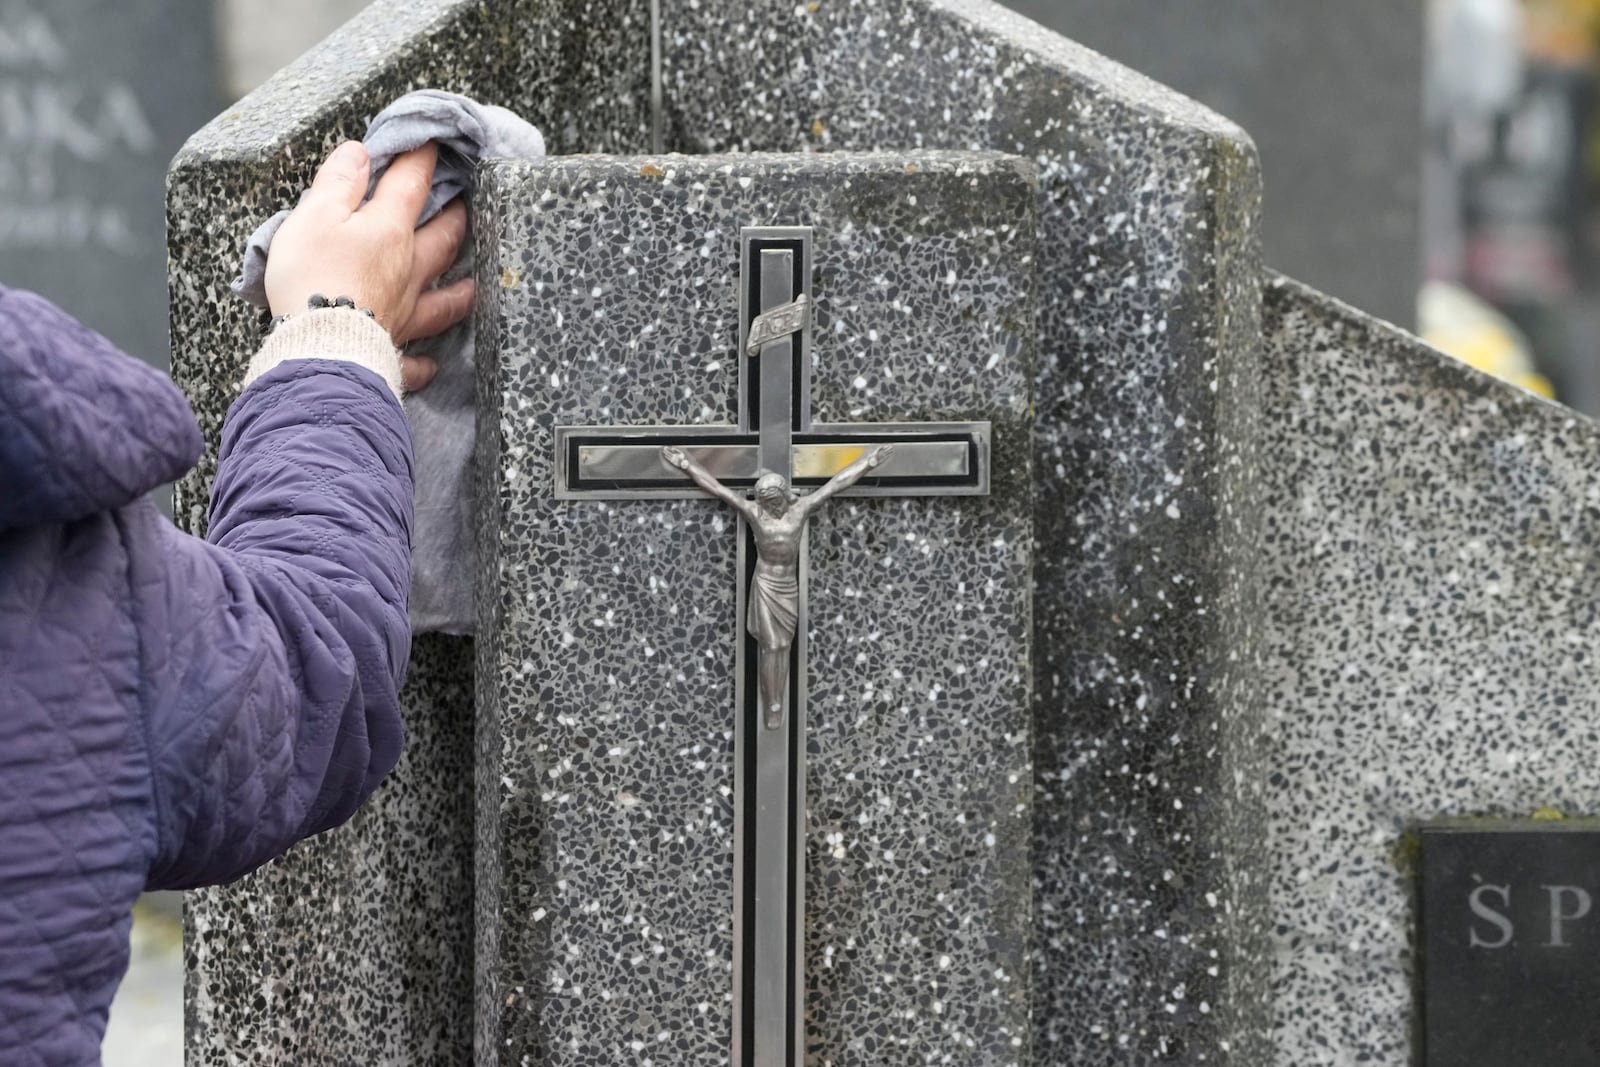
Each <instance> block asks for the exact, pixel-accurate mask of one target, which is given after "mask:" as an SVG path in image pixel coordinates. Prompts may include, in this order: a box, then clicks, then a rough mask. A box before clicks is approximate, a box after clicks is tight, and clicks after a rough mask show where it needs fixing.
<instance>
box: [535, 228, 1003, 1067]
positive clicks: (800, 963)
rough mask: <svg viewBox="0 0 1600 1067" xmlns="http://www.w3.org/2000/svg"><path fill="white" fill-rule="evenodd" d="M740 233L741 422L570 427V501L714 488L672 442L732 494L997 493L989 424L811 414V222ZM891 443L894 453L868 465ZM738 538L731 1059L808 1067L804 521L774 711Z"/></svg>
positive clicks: (563, 462) (562, 465)
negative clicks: (837, 479)
mask: <svg viewBox="0 0 1600 1067" xmlns="http://www.w3.org/2000/svg"><path fill="white" fill-rule="evenodd" d="M739 240H740V290H739V291H740V301H739V302H740V309H739V352H740V357H739V360H740V362H739V422H738V424H737V425H712V426H561V427H557V428H556V431H555V447H556V496H557V498H559V499H565V500H581V499H596V498H598V499H609V500H638V499H648V498H656V499H661V498H668V499H686V498H700V497H703V496H705V495H706V490H705V489H703V488H701V487H699V486H697V485H696V484H695V482H694V481H693V480H692V476H691V475H690V474H689V473H688V472H687V471H686V470H684V469H680V468H679V467H678V466H675V465H674V464H673V463H672V462H670V461H669V460H668V459H667V458H666V455H664V454H663V450H666V454H667V455H670V454H673V453H674V452H677V453H679V454H680V455H681V456H684V457H687V459H688V460H690V461H692V464H691V465H692V466H694V467H696V468H698V469H699V470H700V471H701V473H702V476H703V477H706V478H708V479H711V480H712V481H713V488H714V489H719V495H723V496H725V497H726V498H728V499H729V500H731V501H735V502H736V501H737V499H738V498H737V496H736V495H735V494H733V493H729V492H728V490H729V489H733V490H738V491H740V492H742V491H745V490H749V489H751V488H752V487H754V486H755V484H756V480H757V478H758V476H760V475H762V474H777V475H781V476H783V478H784V479H785V480H786V482H787V484H788V486H789V487H790V488H791V489H796V490H798V489H802V488H804V489H810V490H812V491H813V492H815V491H816V490H817V489H818V488H820V487H822V486H823V485H825V484H826V483H828V482H829V480H830V479H833V478H834V476H835V475H839V474H841V472H843V473H844V475H845V480H846V481H849V482H851V485H850V486H849V487H848V488H844V489H842V490H839V486H838V485H837V484H836V485H834V486H832V487H830V488H829V492H830V493H831V492H834V491H841V492H842V494H848V495H852V496H982V495H986V494H987V493H988V492H989V446H990V431H989V424H988V423H987V422H948V423H945V422H926V423H916V422H894V423H816V424H813V423H812V421H811V402H810V379H811V375H810V367H811V362H812V351H811V275H812V268H813V264H812V235H811V228H810V227H805V226H778V227H747V228H745V229H744V230H743V231H741V233H740V239H739ZM886 445H892V446H893V452H892V454H891V455H888V456H887V458H884V459H883V460H882V462H881V464H880V465H878V466H876V467H873V468H872V469H870V470H866V471H865V472H864V473H862V468H864V467H865V465H866V459H865V457H868V456H870V455H871V454H872V453H874V452H877V451H878V450H880V449H882V448H883V447H884V446H886ZM852 465H854V466H853V467H852ZM856 478H859V480H855V479H856ZM714 483H720V487H718V486H717V485H715V484H714ZM721 487H725V488H721ZM738 538H739V552H738V568H737V572H736V573H737V575H738V583H739V585H738V597H737V615H736V618H737V619H738V621H739V627H740V630H739V634H738V637H737V638H736V640H737V642H738V644H737V652H736V656H735V665H734V679H733V683H734V684H733V700H734V710H735V720H734V721H735V726H734V924H733V929H734V960H733V972H734V990H735V1002H736V1009H735V1014H734V1023H733V1064H734V1067H803V1065H804V1063H805V1004H804V996H805V955H804V931H805V723H806V702H805V697H806V621H807V620H806V581H807V577H808V576H807V567H806V554H807V553H806V542H805V538H804V533H803V528H802V533H801V535H800V539H799V556H798V561H797V563H798V567H797V579H798V582H797V585H798V588H797V589H796V590H795V596H794V605H793V606H794V611H795V616H796V618H795V626H794V634H793V643H792V645H790V647H789V661H788V664H787V667H788V670H787V672H786V673H787V678H786V686H785V688H786V693H784V694H782V696H783V699H782V701H781V705H782V706H781V710H780V711H778V712H774V711H773V709H771V708H764V707H762V701H761V695H760V694H761V690H762V685H761V683H760V676H761V675H760V672H759V670H758V665H759V664H760V662H761V653H762V651H763V650H762V648H761V647H760V645H759V644H758V642H757V639H756V637H755V636H754V635H753V634H751V633H750V632H748V630H747V629H746V627H745V625H744V623H745V619H746V617H747V613H748V609H749V601H750V597H751V595H752V591H753V588H752V587H753V584H754V583H753V577H752V576H753V575H754V573H755V568H756V561H757V556H758V546H757V542H756V539H755V536H754V533H753V531H752V530H751V526H750V522H749V521H747V520H746V519H745V518H744V517H743V515H741V517H740V519H739V524H738ZM756 595H761V594H760V593H759V592H757V593H756Z"/></svg>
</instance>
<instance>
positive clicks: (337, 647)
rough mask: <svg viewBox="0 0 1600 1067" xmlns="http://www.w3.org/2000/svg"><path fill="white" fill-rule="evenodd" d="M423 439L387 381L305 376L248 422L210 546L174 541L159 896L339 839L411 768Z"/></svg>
mask: <svg viewBox="0 0 1600 1067" xmlns="http://www.w3.org/2000/svg"><path fill="white" fill-rule="evenodd" d="M411 479H412V457H411V441H410V435H409V431H408V430H407V427H406V423H405V419H404V417H403V415H402V414H401V409H400V405H399V403H398V402H397V401H396V400H395V398H394V396H393V395H392V394H391V393H390V392H389V390H388V389H387V388H386V386H385V384H384V383H383V382H382V381H381V380H380V379H379V377H378V376H377V375H375V374H373V373H371V372H370V371H368V370H365V369H362V368H360V367H358V366H355V365H353V364H351V363H347V362H333V361H327V360H305V359H301V360H294V361H291V362H288V363H284V364H281V365H280V366H278V367H276V368H274V369H272V370H270V371H269V372H267V373H266V374H265V375H264V376H262V377H261V378H260V379H258V380H257V381H255V382H254V383H252V384H251V385H250V386H249V387H248V388H247V389H246V390H245V392H244V394H243V395H242V396H241V397H240V398H239V400H238V401H237V403H235V405H234V407H233V409H232V410H231V411H230V412H229V415H228V420H227V423H226V426H225V428H224V430H223V440H222V452H221V457H220V463H219V467H218V472H217V479H216V483H215V487H214V489H213V494H212V517H211V526H210V531H209V536H208V540H207V541H205V542H202V541H200V540H198V539H195V538H191V537H185V536H184V535H182V534H179V533H177V531H175V530H171V529H170V527H168V528H167V530H168V533H167V535H166V536H167V538H168V541H169V543H168V545H167V546H166V550H165V552H164V556H165V558H164V560H163V562H162V565H161V568H160V572H159V573H158V574H152V575H151V577H150V581H151V582H154V583H155V584H156V586H157V588H156V589H154V590H152V591H150V592H152V593H153V594H154V595H145V596H143V597H141V598H140V599H141V600H142V602H144V603H145V604H147V605H148V607H147V609H146V618H145V620H144V624H143V626H142V627H141V629H143V630H144V632H145V633H147V634H154V633H160V634H165V635H167V637H166V638H165V639H164V640H163V641H161V642H157V645H158V647H157V649H156V650H155V651H154V652H153V653H147V664H146V667H147V678H148V679H150V682H149V683H148V684H150V685H151V686H152V687H154V689H156V690H157V691H155V692H151V693H149V694H147V697H148V698H147V700H146V701H145V706H146V708H147V709H149V710H148V715H149V717H150V721H149V722H148V724H147V734H148V736H149V738H150V757H151V760H152V763H153V768H152V769H153V771H154V776H153V780H154V783H155V785H154V807H155V812H156V820H157V831H158V856H157V860H156V863H155V864H154V867H153V871H152V875H151V878H150V884H151V886H152V887H171V888H183V887H189V886H195V885H205V884H211V883H216V882H222V881H228V880H231V879H234V878H237V877H239V876H241V875H243V874H245V873H247V872H249V871H250V870H252V869H253V868H255V867H257V866H259V865H260V864H261V863H264V862H266V861H267V860H269V859H272V858H273V857H275V856H277V855H278V854H280V853H281V852H283V851H284V850H285V849H287V848H288V847H289V846H290V845H292V844H294V843H295V842H296V841H298V840H300V839H301V838H303V837H307V836H309V835H311V834H315V833H318V832H320V831H322V830H325V829H328V828H329V827H332V826H335V825H337V824H339V823H340V822H342V821H344V820H345V819H347V818H349V817H350V815H351V814H352V813H353V812H354V811H355V810H356V808H358V807H359V806H360V804H361V803H362V802H363V801H364V800H365V799H366V798H367V797H368V796H369V795H370V794H371V793H372V791H373V790H374V789H375V788H376V787H377V785H378V783H379V781H381V780H382V778H383V776H384V775H385V774H387V773H388V772H389V770H390V769H391V768H392V767H393V766H394V764H395V762H396V760H397V759H398V758H399V754H400V748H401V742H402V728H401V719H400V706H399V696H398V689H399V685H400V681H401V677H402V675H403V674H404V671H405V666H406V660H407V657H408V655H409V652H410V639H411V638H410V627H409V624H408V622H407V618H406V591H407V586H408V583H409V578H410V574H409V556H410V536H411V507H412V481H411Z"/></svg>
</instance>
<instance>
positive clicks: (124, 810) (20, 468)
mask: <svg viewBox="0 0 1600 1067" xmlns="http://www.w3.org/2000/svg"><path fill="white" fill-rule="evenodd" d="M199 453H200V434H199V431H198V429H197V428H196V426H195V421H194V416H193V415H192V414H191V413H190V411H189V408H188V405H187V404H186V403H185V402H184V399H183V397H182V396H181V395H180V394H179V393H178V392H177V391H176V390H175V389H174V388H173V387H172V385H171V384H170V383H169V382H168V381H167V380H166V379H165V378H163V377H162V376H161V375H159V374H157V373H156V372H154V371H152V370H150V369H148V368H147V367H145V366H144V365H143V364H142V363H139V362H138V361H137V360H134V359H132V358H130V357H128V356H125V355H123V354H121V353H120V352H118V351H117V350H116V349H114V348H113V347H112V346H111V345H110V344H109V343H108V342H107V341H105V340H104V339H103V338H101V337H99V336H97V335H96V334H94V333H92V332H90V331H89V330H87V329H85V328H83V327H82V326H80V325H78V324H77V323H76V322H74V321H73V320H72V319H70V318H68V317H67V316H66V315H64V314H63V313H62V312H60V311H58V310H57V309H55V308H54V307H52V306H51V305H50V304H48V303H47V302H46V301H44V300H43V299H41V298H39V297H37V296H34V295H32V294H28V293H23V292H18V291H6V290H4V289H0V1065H3V1067H68V1065H70V1067H83V1065H94V1064H98V1063H99V1062H100V1041H101V1037H102V1035H103V1034H104V1032H105V1026H106V1017H107V1012H108V1009H109V1006H110V1004H111V998H112V994H113V993H114V992H115V990H116V987H117V984H118V982H119V981H120V980H121V978H122V975H123V973H124V971H125V970H126V968H127V964H128V931H129V927H130V924H131V918H130V909H131V908H132V905H133V903H134V900H135V898H136V897H137V896H138V895H139V893H140V892H141V891H143V890H145V889H147V888H149V889H158V888H184V887H189V886H197V885H206V884H210V883H216V882H226V881H228V880H230V879H234V878H238V877H240V876H241V875H243V874H245V873H247V872H249V871H250V870H252V869H253V868H255V867H257V866H259V865H260V864H262V863H264V862H266V861H267V860H270V859H272V858H273V857H274V856H277V855H278V854H280V853H282V852H283V851H284V850H285V849H287V848H288V847H289V846H290V845H293V844H294V843H295V842H296V841H299V840H300V839H301V838H304V837H307V836H309V835H311V834H315V833H318V832H319V831H322V830H326V829H328V828H329V827H332V826H335V825H337V824H338V823H340V822H342V821H344V820H345V819H346V818H348V817H349V816H350V815H351V813H352V812H354V811H355V810H356V808H357V807H358V806H359V805H360V804H361V803H362V801H363V800H365V799H366V798H367V796H368V795H369V794H371V792H372V791H373V789H374V788H375V787H376V786H377V784H378V782H379V780H381V779H382V778H383V776H384V775H385V774H386V773H388V771H389V769H390V768H391V767H393V766H394V763H395V761H396V759H398V757H399V753H400V745H401V724H400V709H399V703H398V698H397V689H398V686H399V684H400V678H401V675H402V674H403V673H404V671H405V666H406V658H407V655H408V654H409V651H410V630H409V627H408V625H407V622H406V589H407V584H408V580H409V543H410V531H411V441H410V436H409V433H408V431H407V429H406V423H405V420H404V418H403V417H402V415H401V411H400V405H399V404H398V403H397V402H396V401H395V398H394V396H393V395H392V394H391V393H390V392H389V391H388V389H387V387H386V386H385V385H384V384H383V382H382V381H381V380H380V379H379V378H378V377H377V375H375V374H373V373H372V372H371V371H368V370H364V369H361V368H359V367H356V366H354V365H352V364H349V363H343V362H337V361H331V360H294V361H289V362H286V363H283V364H281V365H280V366H278V367H277V368H276V369H274V370H272V371H269V372H268V373H267V374H265V375H264V376H262V377H261V378H260V379H259V380H257V381H256V382H254V383H252V384H251V385H250V386H249V388H247V389H246V390H245V391H244V395H243V396H241V397H240V398H239V400H238V402H237V403H235V404H234V406H233V409H232V411H230V412H229V415H228V420H227V424H226V426H225V428H224V431H223V441H222V454H221V462H220V466H219V468H218V473H217V479H216V486H215V489H214V491H213V495H212V501H211V505H212V515H211V527H210V537H209V539H208V540H207V541H201V540H199V539H197V538H193V537H190V536H188V535H185V534H183V533H180V532H178V530H177V529H175V528H174V527H173V526H172V525H171V523H169V522H167V521H166V519H164V518H163V517H162V515H161V514H160V512H159V511H158V510H157V509H156V508H155V506H154V505H153V504H151V503H150V502H149V501H148V500H146V499H145V498H144V494H145V493H146V492H148V491H149V490H150V489H152V488H154V487H155V486H158V485H160V484H162V483H163V482H166V481H170V480H172V479H173V478H176V477H177V476H178V475H180V474H182V473H183V472H184V471H185V470H187V469H188V468H189V467H190V466H191V465H192V464H193V463H194V461H195V459H196V457H197V456H198V455H199Z"/></svg>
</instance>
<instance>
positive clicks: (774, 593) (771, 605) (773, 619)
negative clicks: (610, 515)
mask: <svg viewBox="0 0 1600 1067" xmlns="http://www.w3.org/2000/svg"><path fill="white" fill-rule="evenodd" d="M893 451H894V446H893V445H883V446H880V447H878V448H875V449H873V450H872V451H871V452H868V453H867V454H866V455H863V456H861V457H860V458H859V459H857V460H856V461H855V462H853V463H851V464H850V465H849V466H847V467H845V468H844V469H843V470H841V471H839V473H837V474H835V475H834V476H833V477H832V478H830V479H828V481H827V483H826V484H824V485H823V486H822V487H820V488H819V489H817V490H816V491H815V492H813V493H810V494H808V495H806V496H803V497H798V498H797V497H796V496H795V495H794V494H793V493H792V492H791V491H790V488H789V482H788V480H787V479H786V478H784V476H783V475H781V474H772V473H767V474H763V475H761V476H760V477H759V478H757V479H756V484H755V499H754V500H746V499H745V498H744V497H743V496H742V495H741V494H739V493H737V492H735V491H734V490H732V489H729V488H728V487H727V486H725V485H723V484H722V483H721V482H719V481H717V479H716V478H715V476H713V475H712V474H711V472H710V471H708V470H706V469H705V468H704V467H702V466H701V465H700V464H698V463H696V462H695V461H694V460H693V459H692V458H691V457H690V456H689V454H688V453H687V452H685V451H684V450H683V449H681V448H677V447H675V446H668V447H666V448H663V449H662V450H661V458H662V459H664V460H666V461H667V462H668V463H670V464H672V466H674V467H677V468H678V469H679V470H681V471H683V472H684V473H685V474H687V475H688V476H689V477H690V478H692V479H694V482H695V484H696V485H698V486H699V487H700V488H702V489H704V490H705V491H706V492H708V493H710V494H711V495H712V496H714V497H716V498H717V499H718V500H721V501H722V502H723V503H725V504H727V505H728V506H729V507H731V508H733V509H734V510H735V511H737V512H738V513H739V514H740V515H743V516H744V520H745V522H747V523H749V525H750V532H751V533H752V534H753V535H754V537H755V541H756V570H755V580H754V581H753V582H752V583H751V585H750V614H749V616H748V617H747V619H746V621H745V628H746V629H748V630H749V631H750V635H751V636H752V637H754V638H755V639H756V645H757V646H758V647H759V648H760V649H761V671H760V681H761V707H762V711H763V718H764V719H765V721H766V725H767V728H768V729H769V730H775V729H777V728H778V727H780V726H782V725H783V695H784V693H785V692H786V691H787V690H788V687H789V648H790V646H791V645H793V644H794V634H795V627H796V624H797V620H798V619H799V616H800V537H801V534H802V533H804V532H805V527H806V519H808V518H809V517H810V516H811V513H812V512H813V511H815V510H817V508H819V507H821V506H822V505H823V504H824V503H826V502H827V500H828V499H829V498H830V497H832V496H834V495H835V494H837V493H840V492H843V491H844V490H846V489H848V488H850V487H851V486H852V485H855V484H856V482H858V481H860V480H861V478H862V477H863V476H864V475H865V474H866V473H867V472H868V471H869V470H871V469H872V468H874V467H876V466H878V465H879V464H880V463H882V462H883V461H884V460H886V459H888V458H889V455H890V453H892V452H893Z"/></svg>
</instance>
